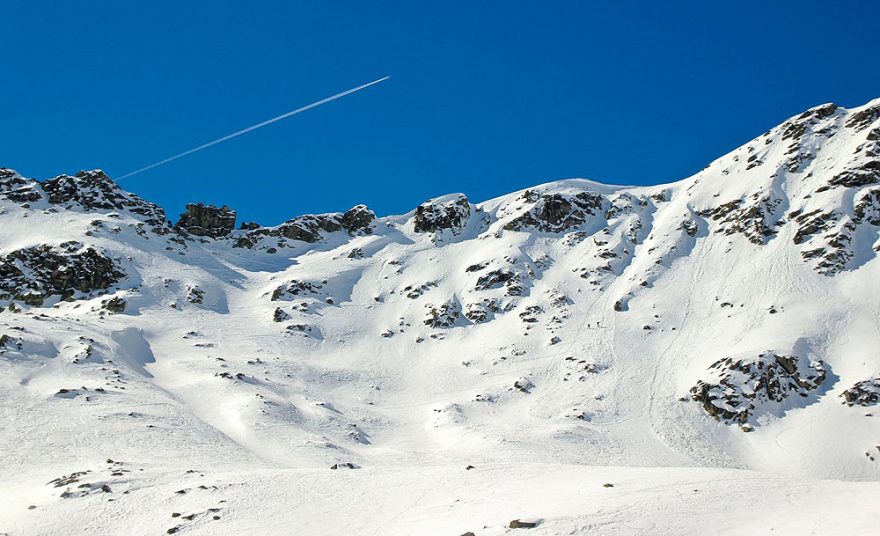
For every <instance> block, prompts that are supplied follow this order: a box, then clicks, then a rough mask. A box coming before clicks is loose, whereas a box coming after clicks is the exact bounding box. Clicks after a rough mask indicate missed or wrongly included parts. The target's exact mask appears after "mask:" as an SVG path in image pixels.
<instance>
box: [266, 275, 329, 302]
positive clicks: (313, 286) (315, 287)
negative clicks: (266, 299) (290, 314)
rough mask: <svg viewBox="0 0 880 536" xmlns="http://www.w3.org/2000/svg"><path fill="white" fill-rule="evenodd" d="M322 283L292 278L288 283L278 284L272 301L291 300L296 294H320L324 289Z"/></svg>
mask: <svg viewBox="0 0 880 536" xmlns="http://www.w3.org/2000/svg"><path fill="white" fill-rule="evenodd" d="M323 288H324V287H323V285H322V284H321V283H317V282H312V281H297V280H296V279H291V280H290V281H288V282H287V283H284V284H283V285H280V286H278V287H277V288H276V289H275V290H273V291H272V298H271V300H272V301H278V300H290V299H292V298H293V297H295V296H303V295H309V294H318V293H320V291H321V289H323Z"/></svg>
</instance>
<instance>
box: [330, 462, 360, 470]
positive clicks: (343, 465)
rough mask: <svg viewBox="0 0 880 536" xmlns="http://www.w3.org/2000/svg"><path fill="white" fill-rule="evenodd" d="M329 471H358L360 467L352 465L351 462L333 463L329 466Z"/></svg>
mask: <svg viewBox="0 0 880 536" xmlns="http://www.w3.org/2000/svg"><path fill="white" fill-rule="evenodd" d="M330 469H333V470H334V471H335V470H337V469H360V466H358V465H356V464H353V463H351V462H344V463H334V464H333V465H331V466H330Z"/></svg>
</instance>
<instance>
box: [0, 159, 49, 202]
mask: <svg viewBox="0 0 880 536" xmlns="http://www.w3.org/2000/svg"><path fill="white" fill-rule="evenodd" d="M42 198H43V193H42V192H41V191H40V183H39V182H38V181H35V180H32V179H25V178H23V177H21V176H20V175H19V174H18V173H16V172H15V171H13V170H11V169H8V168H0V199H7V200H9V201H12V202H13V203H18V204H26V203H34V202H36V201H39V200H40V199H42Z"/></svg>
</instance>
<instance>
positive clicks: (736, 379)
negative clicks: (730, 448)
mask: <svg viewBox="0 0 880 536" xmlns="http://www.w3.org/2000/svg"><path fill="white" fill-rule="evenodd" d="M709 374H710V376H711V378H709V379H706V380H700V381H698V382H697V384H696V385H695V386H694V387H692V388H691V390H690V397H691V399H692V400H694V401H697V402H700V403H701V404H702V406H703V409H705V410H706V412H707V413H708V414H709V415H711V416H713V417H715V418H716V419H718V420H720V421H724V422H729V423H740V424H745V423H747V422H749V420H750V419H751V417H752V416H754V415H756V414H760V413H763V412H765V411H771V410H773V409H774V408H779V407H780V404H781V403H782V402H783V401H785V400H786V399H788V398H790V397H792V396H795V395H797V396H798V397H802V398H805V397H807V396H808V395H809V393H810V392H811V391H814V390H815V389H817V388H818V387H819V386H820V385H821V384H822V382H824V381H825V375H826V371H825V365H824V364H823V363H822V362H821V361H808V360H806V359H804V358H801V357H797V356H784V355H777V354H775V353H772V352H766V353H763V354H759V355H758V356H757V357H753V358H741V359H735V358H732V357H727V358H724V359H720V360H718V361H716V362H715V363H713V364H712V365H711V366H710V367H709Z"/></svg>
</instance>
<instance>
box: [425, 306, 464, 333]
mask: <svg viewBox="0 0 880 536" xmlns="http://www.w3.org/2000/svg"><path fill="white" fill-rule="evenodd" d="M426 307H427V309H428V318H426V319H425V325H426V326H430V327H432V328H449V327H452V326H454V325H455V323H456V321H457V320H458V317H459V316H460V315H461V308H460V306H459V305H458V303H456V302H446V303H443V304H440V305H439V306H434V305H431V304H428V305H427V306H426Z"/></svg>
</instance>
